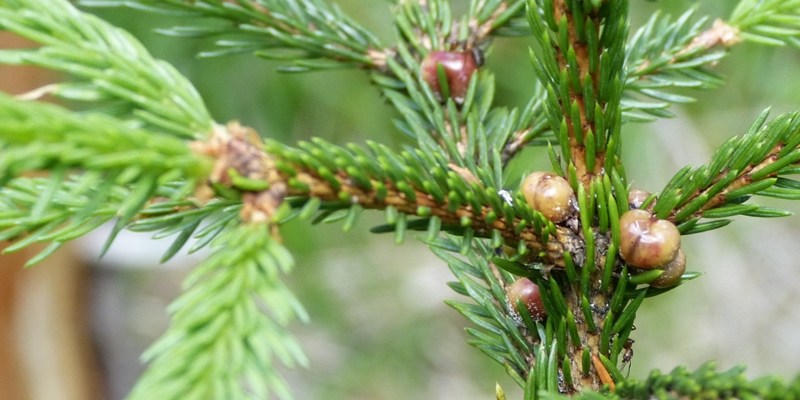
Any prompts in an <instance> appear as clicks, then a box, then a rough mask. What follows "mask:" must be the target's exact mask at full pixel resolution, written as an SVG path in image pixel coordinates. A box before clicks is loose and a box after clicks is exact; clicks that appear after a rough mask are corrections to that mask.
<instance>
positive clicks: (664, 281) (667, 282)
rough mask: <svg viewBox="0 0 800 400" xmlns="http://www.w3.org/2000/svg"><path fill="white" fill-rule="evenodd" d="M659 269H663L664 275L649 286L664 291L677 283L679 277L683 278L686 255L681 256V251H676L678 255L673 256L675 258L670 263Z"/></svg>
mask: <svg viewBox="0 0 800 400" xmlns="http://www.w3.org/2000/svg"><path fill="white" fill-rule="evenodd" d="M659 269H663V270H664V273H663V274H661V276H659V277H658V278H656V279H655V280H654V281H652V282H650V286H652V287H655V288H659V289H664V288H668V287H670V286H672V285H674V284H676V283H678V281H679V280H680V279H681V276H683V273H684V272H686V254H683V250H681V249H678V253H677V254H675V258H673V259H672V261H670V262H668V263H667V264H665V265H663V266H661V267H659Z"/></svg>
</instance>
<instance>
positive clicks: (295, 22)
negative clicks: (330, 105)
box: [81, 0, 385, 72]
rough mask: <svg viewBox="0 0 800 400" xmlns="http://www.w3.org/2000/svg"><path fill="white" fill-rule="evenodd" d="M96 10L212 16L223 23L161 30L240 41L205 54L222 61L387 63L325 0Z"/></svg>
mask: <svg viewBox="0 0 800 400" xmlns="http://www.w3.org/2000/svg"><path fill="white" fill-rule="evenodd" d="M81 4H84V5H87V6H95V7H118V6H126V7H130V8H138V9H144V10H147V11H154V12H161V13H166V14H175V13H178V14H182V15H186V16H191V17H194V18H197V17H211V18H213V19H215V20H216V21H217V22H218V23H217V24H215V25H212V26H209V25H208V24H197V25H193V24H192V20H187V25H185V26H177V27H173V28H169V29H161V30H159V32H160V33H163V34H166V35H171V36H181V37H205V36H219V35H230V34H235V36H236V38H235V39H222V40H219V41H217V42H216V45H217V46H218V47H219V49H218V50H211V51H206V52H203V53H200V56H201V57H217V56H222V55H228V54H235V53H243V52H244V53H254V54H255V55H256V56H258V57H263V58H268V59H279V60H291V61H292V64H293V65H292V66H291V67H282V68H281V70H282V71H286V72H304V71H311V70H321V69H331V68H347V67H363V68H379V67H381V66H382V65H384V64H385V62H384V60H383V58H384V57H385V54H384V53H383V52H382V50H381V48H382V46H381V44H380V42H379V40H378V39H377V37H375V35H374V34H373V33H372V32H370V31H369V30H368V29H366V28H365V27H363V26H362V25H360V24H358V23H357V22H355V21H353V20H352V18H350V17H349V16H348V15H347V14H345V13H344V12H343V11H342V10H341V9H339V8H338V7H337V6H335V5H331V4H330V3H328V2H327V1H322V0H297V1H278V0H237V1H207V0H192V1H180V0H166V1H162V0H134V1H125V0H86V1H82V2H81Z"/></svg>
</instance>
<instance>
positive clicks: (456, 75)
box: [420, 51, 478, 104]
mask: <svg viewBox="0 0 800 400" xmlns="http://www.w3.org/2000/svg"><path fill="white" fill-rule="evenodd" d="M438 64H441V65H442V67H443V68H444V74H445V77H446V79H447V87H448V88H449V90H450V97H451V98H452V99H453V100H455V102H456V103H457V104H461V103H463V102H464V98H465V97H466V96H467V90H468V89H469V81H470V79H471V78H472V74H473V73H474V72H475V70H477V69H478V64H477V63H476V62H475V56H474V55H473V52H472V51H463V52H456V51H432V52H430V53H428V55H427V56H425V58H424V59H423V60H422V64H421V65H420V68H421V71H420V74H421V75H422V80H424V81H425V83H427V84H428V85H429V86H430V87H431V89H433V93H434V94H435V95H436V96H437V97H438V100H439V101H444V100H445V99H444V98H443V95H442V87H441V85H440V82H439V73H438V71H437V67H436V66H437V65H438Z"/></svg>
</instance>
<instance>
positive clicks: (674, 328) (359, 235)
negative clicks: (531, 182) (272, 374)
mask: <svg viewBox="0 0 800 400" xmlns="http://www.w3.org/2000/svg"><path fill="white" fill-rule="evenodd" d="M337 3H338V4H340V5H341V6H342V8H343V9H345V10H346V11H348V12H350V13H351V15H353V16H354V17H355V19H356V20H359V21H361V22H363V23H364V24H365V25H367V26H368V27H370V28H372V29H373V30H374V31H375V32H376V33H377V34H378V36H379V37H380V38H381V39H382V40H383V42H384V43H385V44H387V45H388V44H391V42H392V37H391V31H390V29H389V28H390V20H391V16H390V9H389V6H388V4H387V2H383V1H365V0H339V1H338V2H337ZM456 3H458V4H460V5H461V6H462V7H463V4H464V3H465V2H464V1H461V2H456ZM735 3H736V2H734V1H706V2H697V1H682V0H671V1H661V2H649V1H643V0H631V10H632V16H631V20H632V24H633V28H634V29H635V28H636V27H638V26H640V25H641V24H642V23H643V22H644V21H646V20H647V18H649V16H650V15H651V14H652V13H653V12H655V11H656V10H657V9H659V8H661V9H664V10H665V11H666V12H668V13H673V14H677V13H680V12H682V11H683V10H685V9H686V8H687V7H689V6H698V7H699V9H700V10H699V15H710V16H712V17H714V18H716V17H722V18H725V17H726V16H727V15H729V14H730V11H731V10H732V8H733V6H734V5H735ZM92 11H93V12H96V13H97V14H98V15H100V16H102V17H103V18H105V19H107V20H109V21H111V22H112V23H114V24H116V25H118V26H120V27H123V28H125V29H127V30H129V31H130V32H132V33H133V34H134V35H135V36H136V37H137V38H139V39H140V40H141V41H142V42H144V44H145V46H146V47H147V48H149V49H150V50H151V51H152V53H153V54H154V55H155V56H157V57H160V58H162V59H165V60H167V61H169V62H171V63H173V64H174V65H176V66H177V68H178V69H179V70H180V71H182V72H183V73H184V74H186V75H187V76H188V77H189V79H190V80H191V81H192V82H194V84H195V85H196V86H197V88H198V90H199V91H200V93H201V94H202V96H203V98H204V99H205V101H206V103H207V105H208V107H209V108H210V110H211V112H212V115H213V116H214V117H215V119H216V120H217V121H220V122H224V121H228V120H231V119H236V120H239V121H240V122H242V123H243V124H245V125H249V126H252V127H254V128H255V129H256V130H258V131H259V132H260V133H261V134H262V135H263V136H266V137H271V138H275V139H278V140H281V141H283V142H287V143H295V142H297V141H298V140H305V139H308V138H310V137H313V136H320V137H323V138H326V139H328V140H330V141H333V142H335V143H346V142H355V143H363V142H364V141H366V140H375V141H380V142H383V143H386V144H387V145H389V146H392V147H394V148H398V147H399V145H400V144H401V143H405V142H406V139H405V138H404V137H402V136H401V134H400V133H399V132H398V131H397V130H396V129H395V128H394V127H393V124H392V122H391V119H392V118H397V117H398V115H397V114H396V113H395V112H394V111H393V109H392V108H391V107H389V106H388V105H387V103H386V101H385V100H384V99H382V98H381V96H380V95H379V94H378V90H376V88H374V87H372V86H371V85H370V84H369V81H368V78H367V75H366V73H364V72H363V71H359V70H343V71H334V72H322V73H310V74H280V73H277V72H275V68H276V67H277V66H279V65H281V64H279V63H276V62H273V61H266V60H261V59H256V58H255V57H252V56H249V55H240V56H234V57H226V58H218V59H197V58H196V57H195V54H197V53H198V52H200V51H203V50H209V49H211V48H212V46H211V43H212V42H211V41H210V40H195V39H176V38H171V37H164V36H160V35H157V34H155V33H153V29H154V28H157V27H162V28H164V27H170V26H173V25H176V24H180V23H181V21H180V19H175V18H168V17H163V16H155V15H152V14H147V13H142V12H137V11H132V10H92ZM530 44H531V40H530V39H529V38H516V39H509V38H499V39H496V40H495V44H494V47H493V50H492V51H491V53H490V54H489V56H488V60H487V65H486V68H489V69H491V70H493V71H494V72H495V74H496V79H497V83H498V94H497V96H496V99H497V103H498V104H501V105H509V106H521V105H524V104H525V103H526V102H527V100H528V98H529V97H528V96H529V95H530V92H531V88H532V87H533V82H534V79H535V78H534V76H533V74H532V70H531V68H530V61H529V60H528V56H527V51H528V50H527V49H528V46H529V45H530ZM716 71H718V72H720V73H722V74H723V75H725V76H726V77H727V84H726V85H724V86H722V87H720V88H719V89H717V90H713V91H692V90H684V91H682V92H681V93H682V94H689V95H691V96H694V97H696V98H697V99H698V101H697V102H696V103H694V104H690V105H687V106H682V107H677V106H674V107H672V111H673V112H675V113H676V114H677V115H678V117H677V118H675V119H672V120H662V121H659V122H657V123H652V124H629V125H627V126H625V128H624V138H625V144H624V150H623V151H624V160H625V163H626V164H625V165H626V169H627V171H628V175H629V179H630V180H631V181H632V182H633V186H634V187H637V188H642V189H646V190H649V191H657V190H659V188H661V187H662V186H663V184H664V183H666V181H667V180H668V179H669V178H670V176H671V175H672V174H673V173H674V172H675V171H677V170H678V169H679V168H681V167H682V166H684V165H686V164H692V165H695V166H699V165H701V164H703V163H704V162H705V161H706V160H707V159H708V157H709V155H710V154H711V152H712V151H713V150H714V149H715V147H716V146H717V145H719V144H721V143H722V142H723V141H724V140H726V139H727V138H729V137H730V136H732V135H740V134H743V133H744V132H746V130H747V128H748V127H749V125H750V123H751V122H752V121H753V120H754V119H755V118H756V116H757V115H758V114H759V113H760V111H761V110H763V109H764V108H766V107H769V106H772V107H773V110H774V112H775V113H780V112H787V111H792V110H795V109H797V108H800V79H799V78H800V50H797V49H790V48H765V47H763V46H760V45H752V44H747V43H745V44H741V45H738V46H736V47H735V48H734V49H733V51H732V52H731V54H730V56H729V57H727V58H726V59H724V60H723V61H722V62H721V63H720V65H718V66H717V68H716ZM548 164H549V162H548V161H547V157H546V154H545V153H544V152H543V151H542V149H530V150H528V151H526V152H525V153H524V154H523V156H522V157H521V158H520V159H519V160H517V161H516V164H515V166H516V167H517V168H518V169H520V170H534V169H546V168H548ZM759 201H761V200H759ZM762 202H763V203H765V204H769V203H772V204H780V205H781V206H786V207H788V208H789V209H793V210H795V211H796V210H797V209H798V207H797V206H795V205H794V204H787V203H788V202H770V201H762ZM382 218H383V217H382V215H381V214H380V213H367V214H365V216H364V217H363V218H362V221H361V222H360V224H359V226H358V227H357V228H356V229H354V230H353V231H352V232H350V233H342V232H341V229H340V227H339V226H337V225H334V226H314V227H312V226H309V224H308V223H305V222H293V223H290V224H289V225H287V226H286V227H285V228H283V234H284V236H285V241H286V243H287V245H288V246H289V248H290V249H291V250H292V251H293V252H294V254H295V256H296V258H297V265H298V266H297V268H296V270H295V271H294V272H293V273H292V275H291V276H290V277H289V278H287V279H288V280H289V281H290V282H291V286H292V287H293V288H294V289H295V290H296V293H297V294H298V296H299V297H300V299H301V300H302V302H303V304H305V306H306V308H307V309H308V311H309V312H310V314H311V321H312V322H311V323H310V324H309V325H305V326H300V325H299V324H297V325H295V326H293V330H294V331H295V332H296V334H297V335H298V337H299V339H300V341H301V343H302V345H303V347H304V348H305V349H306V351H307V352H308V354H309V357H310V360H311V366H310V368H309V369H308V370H293V371H287V373H286V376H287V377H288V379H289V380H290V383H291V385H292V386H293V388H294V391H295V393H296V394H297V398H299V399H330V400H338V399H385V400H389V399H422V398H427V399H473V398H474V399H491V398H493V393H494V382H495V381H498V382H500V383H501V385H502V386H503V387H504V388H506V389H507V390H508V391H509V392H512V393H514V394H512V395H511V396H510V397H509V398H515V396H516V397H518V396H517V395H516V393H518V392H515V390H516V389H515V388H514V386H515V385H514V383H513V382H512V381H511V380H510V379H508V378H507V377H506V376H505V373H504V372H503V370H502V368H501V367H500V366H499V365H497V364H495V363H494V362H492V361H491V360H490V359H488V358H486V357H485V356H483V355H482V354H481V353H480V352H479V351H477V350H476V349H473V348H471V347H469V346H467V345H466V344H465V343H464V342H465V340H466V339H467V335H466V334H465V333H464V332H463V330H462V328H463V327H464V326H469V324H468V322H467V321H466V320H465V319H463V318H462V317H461V316H460V315H458V314H457V313H456V312H455V311H453V310H451V309H449V308H448V307H446V306H445V305H444V303H443V300H444V299H446V298H458V296H457V295H456V294H454V293H450V292H449V289H448V288H447V287H446V286H445V282H447V281H448V280H452V277H450V275H449V271H448V270H447V267H446V266H445V265H444V264H443V263H442V262H440V261H438V260H437V259H436V258H435V257H433V256H432V255H431V254H430V253H429V252H428V251H427V250H426V248H425V247H424V246H423V245H421V244H420V243H418V242H415V241H414V240H413V239H409V240H407V242H406V243H405V244H403V245H402V246H396V245H394V244H393V240H392V238H391V237H388V236H378V235H371V234H370V233H369V232H367V230H368V228H369V227H370V226H373V225H376V224H379V223H382ZM799 226H800V219H798V217H790V218H786V219H783V220H753V219H745V218H739V219H738V220H737V221H736V222H735V223H734V224H732V225H731V226H729V227H728V228H725V229H723V230H719V231H714V232H711V233H707V234H704V235H702V236H692V237H687V238H686V239H685V240H684V249H686V252H687V256H688V259H689V265H688V268H689V269H690V270H698V271H703V272H705V273H706V274H705V276H703V277H702V278H700V279H698V280H697V281H695V282H693V283H691V284H687V285H685V286H684V287H682V288H680V289H679V290H676V291H673V292H671V293H670V294H668V295H665V296H662V297H660V298H657V299H654V300H652V301H649V302H646V303H645V305H644V307H643V309H642V310H641V311H640V312H639V318H638V319H637V323H636V327H637V330H636V331H635V332H634V333H633V334H632V338H633V339H635V340H636V344H635V345H634V350H635V358H634V361H633V364H632V368H631V376H633V377H637V378H644V377H645V376H646V374H647V373H648V371H650V370H651V369H653V368H660V369H662V370H666V371H668V370H671V369H672V368H673V367H675V366H677V365H680V364H683V365H688V366H689V367H690V368H696V367H697V366H699V365H700V364H701V363H702V362H704V361H707V360H712V359H716V360H719V362H720V367H721V368H729V367H731V366H734V365H736V364H739V363H745V364H748V365H749V370H748V371H749V372H748V374H749V375H750V376H751V377H755V376H760V375H763V374H780V375H783V376H785V377H792V376H794V375H795V374H796V373H797V372H800V339H798V337H800V336H798V333H800V311H798V307H797V304H800V295H799V294H798V293H800V291H798V290H797V289H796V286H797V284H798V283H799V282H800V261H799V260H800V246H797V245H796V243H797V241H798V238H800V232H798V227H799ZM114 276H115V278H114V279H117V280H119V281H121V282H123V283H122V284H121V285H122V286H123V287H125V288H126V290H125V294H124V295H122V296H127V297H128V298H129V299H132V301H130V302H129V303H128V304H131V306H123V307H121V310H122V311H121V312H122V313H123V314H124V313H126V312H130V311H131V309H132V308H133V306H132V305H133V304H136V300H137V299H139V300H141V296H142V294H141V293H143V292H144V293H150V292H152V289H151V286H152V285H154V282H158V281H160V280H162V279H164V278H163V277H165V276H166V277H167V278H169V279H173V280H175V281H176V282H178V281H179V280H180V277H181V276H182V274H181V273H177V274H176V273H175V272H174V271H170V270H166V271H165V270H163V269H159V268H157V267H156V268H153V269H146V270H140V269H135V270H125V271H124V272H120V273H117V274H115V275H114ZM170 287H171V288H172V289H171V290H176V289H177V283H176V284H175V285H172V286H170ZM176 294H177V293H173V292H171V291H170V290H167V291H166V292H163V293H161V294H160V295H161V296H162V297H164V298H166V299H169V297H170V296H174V295H176ZM156 304H157V305H159V306H161V305H163V304H162V303H158V302H157V303H156ZM149 309H150V310H153V312H156V313H161V315H162V316H161V317H159V319H157V322H156V323H155V325H156V328H154V329H151V330H146V331H145V332H146V333H141V334H139V340H138V341H137V342H136V346H135V347H136V348H137V349H139V350H141V348H144V346H146V345H147V343H148V341H149V340H152V339H153V337H151V336H154V335H155V334H157V332H158V330H159V329H163V326H164V324H165V323H166V318H165V317H163V310H159V308H158V307H152V308H149ZM137 316H138V317H141V314H139V313H130V314H124V315H123V316H122V318H124V319H126V320H128V323H129V324H134V325H135V324H136V322H135V321H132V319H134V318H138V317H137ZM159 327H162V328H159ZM128 364H130V363H128ZM118 373H119V374H122V375H124V377H114V378H112V381H113V382H115V383H114V384H113V386H114V389H113V390H112V393H114V397H116V396H118V395H120V394H122V393H124V392H125V391H126V390H127V389H128V387H127V386H128V385H130V383H131V382H132V379H134V378H135V376H136V374H137V373H138V371H137V370H136V368H133V369H130V368H128V369H120V371H119V372H118Z"/></svg>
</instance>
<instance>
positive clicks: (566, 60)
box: [528, 0, 628, 188]
mask: <svg viewBox="0 0 800 400" xmlns="http://www.w3.org/2000/svg"><path fill="white" fill-rule="evenodd" d="M601 8H602V9H601ZM528 19H529V21H530V24H531V28H532V30H533V32H534V37H535V38H536V39H537V41H538V43H539V45H540V46H541V47H542V48H543V51H542V52H541V54H532V55H531V57H532V60H533V63H534V69H535V72H536V76H537V77H538V78H539V80H540V81H541V82H542V85H543V86H544V87H545V88H546V90H547V101H546V102H545V110H546V115H547V117H548V121H549V123H550V128H551V129H552V130H553V132H556V134H557V137H558V138H559V142H560V144H561V155H562V157H563V158H564V162H565V163H566V165H567V166H568V168H567V169H571V168H574V169H575V170H576V172H575V175H576V179H577V182H573V185H577V184H580V185H582V186H584V187H585V188H588V187H589V185H590V183H591V182H592V180H593V179H594V177H595V176H602V174H603V172H602V171H603V170H604V169H607V170H610V169H611V168H612V166H613V165H614V163H615V157H616V145H617V144H619V138H618V137H616V138H615V136H617V135H618V132H619V128H620V123H621V122H620V108H619V98H620V96H621V94H622V82H624V72H625V71H624V69H623V61H624V59H623V58H622V57H619V56H617V54H618V53H620V52H621V51H622V50H623V46H624V41H625V37H626V36H627V30H628V24H627V2H626V1H621V2H608V3H601V2H599V1H597V2H589V1H587V2H580V3H577V2H572V1H568V2H565V1H561V0H542V1H535V0H533V1H531V2H530V3H529V7H528ZM606 153H609V156H608V160H609V162H608V165H606V164H607V163H606Z"/></svg>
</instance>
